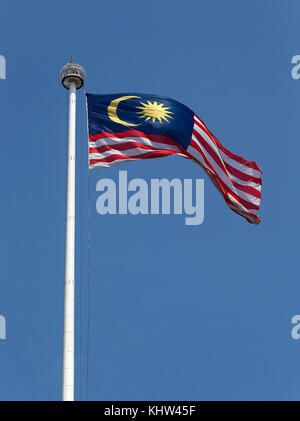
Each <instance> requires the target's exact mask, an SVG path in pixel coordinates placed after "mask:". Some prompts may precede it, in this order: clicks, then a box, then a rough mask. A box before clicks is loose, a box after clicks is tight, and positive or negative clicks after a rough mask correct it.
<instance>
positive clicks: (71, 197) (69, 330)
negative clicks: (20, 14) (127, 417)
mask: <svg viewBox="0 0 300 421" xmlns="http://www.w3.org/2000/svg"><path fill="white" fill-rule="evenodd" d="M75 152H76V84H75V82H71V83H70V87H69V136H68V186H67V211H66V251H65V290H64V337H63V385H62V389H63V390H62V400H63V401H73V400H74V325H75V318H74V310H75Z"/></svg>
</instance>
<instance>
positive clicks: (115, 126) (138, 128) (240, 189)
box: [86, 93, 262, 224]
mask: <svg viewBox="0 0 300 421" xmlns="http://www.w3.org/2000/svg"><path fill="white" fill-rule="evenodd" d="M86 98H87V109H88V127H89V168H90V169H92V168H96V167H109V166H111V165H115V164H119V163H121V162H124V161H129V160H137V159H146V158H158V157H162V156H167V155H172V154H176V155H180V156H183V157H185V158H188V159H190V160H192V161H194V162H196V163H197V164H200V165H201V167H202V168H203V169H204V170H205V171H206V172H207V174H208V175H209V177H210V178H211V180H212V181H213V183H214V184H215V185H216V187H217V188H218V189H219V191H220V192H221V193H222V195H223V197H224V199H225V201H226V203H227V204H228V206H229V207H230V208H231V209H232V210H233V211H234V212H236V213H238V214H239V215H242V216H243V217H245V218H246V219H247V221H248V222H251V223H254V224H258V223H259V222H260V218H259V217H258V216H257V215H256V214H257V211H258V210H259V206H260V199H261V184H262V182H261V170H260V168H259V166H258V165H257V163H256V162H253V161H248V160H246V159H244V158H241V157H240V156H238V155H235V154H233V153H232V152H230V151H229V150H227V149H225V148H224V147H223V146H222V145H221V143H220V142H219V141H218V139H217V138H216V137H215V136H214V135H213V134H212V133H211V132H210V131H209V129H208V128H207V126H206V125H205V124H204V122H203V121H202V120H201V119H200V118H199V117H198V116H197V115H196V114H194V113H193V111H192V110H190V109H189V108H188V107H186V106H185V105H183V104H181V103H180V102H178V101H175V100H174V99H170V98H165V97H160V96H156V95H147V94H133V93H130V94H128V93H126V94H113V95H93V94H87V95H86Z"/></svg>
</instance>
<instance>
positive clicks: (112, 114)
mask: <svg viewBox="0 0 300 421" xmlns="http://www.w3.org/2000/svg"><path fill="white" fill-rule="evenodd" d="M130 98H140V97H139V96H134V95H129V96H121V97H120V98H117V99H114V100H113V101H111V103H110V104H109V106H108V107H107V114H108V116H109V118H110V119H111V120H112V121H114V122H115V123H119V124H123V126H138V124H133V123H127V122H126V121H123V120H121V119H119V117H118V114H117V108H118V105H119V103H120V102H121V101H125V100H126V99H130Z"/></svg>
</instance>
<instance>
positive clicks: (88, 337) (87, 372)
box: [86, 161, 91, 401]
mask: <svg viewBox="0 0 300 421" xmlns="http://www.w3.org/2000/svg"><path fill="white" fill-rule="evenodd" d="M90 186H91V182H90V169H89V161H88V297H87V301H88V311H87V361H86V397H87V401H88V400H89V360H90V301H91V300H90V296H91V294H90V292H91V194H90V190H91V189H90Z"/></svg>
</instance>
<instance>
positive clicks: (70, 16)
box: [0, 0, 300, 400]
mask: <svg viewBox="0 0 300 421" xmlns="http://www.w3.org/2000/svg"><path fill="white" fill-rule="evenodd" d="M299 20H300V5H299V2H297V1H296V0H289V1H286V2H284V1H278V0H264V1H262V0H251V1H240V0H227V1H226V2H225V1H222V0H218V1H217V0H209V1H208V0H207V1H204V0H201V1H200V0H197V1H196V0H195V1H192V0H191V1H186V2H183V1H174V0H172V1H169V0H164V1H156V0H153V1H151V3H147V2H142V1H126V2H124V1H116V2H111V3H109V2H99V1H86V2H78V1H72V2H71V1H70V2H69V1H57V0H53V1H51V2H46V3H43V4H41V2H33V1H26V2H21V1H18V2H16V1H10V2H5V3H4V4H2V5H1V25H0V39H1V45H0V54H2V55H4V56H5V57H6V61H7V79H6V80H0V91H1V95H0V112H1V116H0V121H1V124H0V138H1V143H0V150H1V153H0V177H1V197H2V200H1V207H0V216H1V218H0V224H1V237H0V253H1V281H0V314H2V315H4V316H5V317H6V319H7V340H6V341H3V340H2V341H0V399H1V400H7V399H8V400H15V399H20V400H59V399H60V397H61V363H62V327H63V326H62V322H63V282H64V281H63V278H64V241H65V197H66V162H67V161H66V153H67V123H66V122H67V92H66V91H65V90H64V89H63V88H62V87H61V86H60V81H59V70H60V68H61V67H62V66H63V65H64V64H65V62H66V61H67V60H68V59H69V57H70V56H71V55H74V57H75V59H76V60H78V61H79V62H80V63H81V64H82V65H84V66H85V68H86V70H87V74H88V77H87V81H86V89H87V91H88V92H91V93H99V94H101V93H115V92H116V93H117V92H146V93H153V94H158V95H163V96H169V97H171V98H174V99H177V100H179V101H181V102H183V103H184V104H186V105H188V106H189V107H190V108H192V109H193V110H194V111H195V112H196V113H197V114H198V115H200V116H201V117H202V118H203V120H204V121H205V122H206V124H207V125H208V126H209V128H210V129H211V130H212V131H213V133H214V134H215V135H216V136H217V137H218V138H219V139H220V140H221V141H222V143H223V144H224V146H226V147H227V148H229V149H230V150H232V151H233V152H235V153H237V154H240V155H241V156H244V157H245V158H248V159H251V160H255V161H257V162H258V163H259V165H260V167H261V168H262V170H263V196H262V206H261V212H260V215H261V218H262V222H261V224H260V225H259V226H253V225H250V224H248V223H247V222H246V221H245V220H244V219H243V218H241V217H239V216H238V215H236V214H234V213H233V212H232V211H230V210H229V209H228V208H227V206H226V205H225V203H224V201H223V199H222V197H221V195H220V194H219V193H218V192H217V190H216V189H215V187H214V186H213V185H212V183H211V182H210V180H209V179H208V178H207V177H206V175H205V174H204V172H203V171H202V169H201V168H200V167H198V166H197V165H195V164H193V163H192V162H190V161H188V160H185V159H182V158H179V157H168V158H160V159H154V160H148V161H139V162H132V163H125V164H122V165H119V166H115V167H112V168H110V169H102V170H94V171H93V172H91V174H90V197H91V251H90V338H89V358H88V359H87V297H88V287H87V285H88V263H87V262H88V252H87V209H88V205H87V198H88V193H87V192H88V189H87V186H88V182H87V143H86V142H87V134H86V116H85V104H84V93H83V91H81V92H80V93H79V95H78V116H77V122H78V130H77V134H78V136H77V158H78V161H77V162H78V166H77V168H78V171H77V253H76V256H77V268H76V269H77V270H76V282H77V285H76V287H77V293H76V310H77V311H76V317H77V319H76V398H77V399H91V400H177V399H178V400H248V399H255V400H265V399H268V400H298V399H299V398H300V341H295V340H293V339H292V338H291V334H290V332H291V328H292V325H291V317H292V316H293V315H294V314H300V284H299V270H300V268H299V256H300V246H299V242H300V241H299V214H300V188H299V180H300V171H299V169H300V164H299V153H300V146H299V141H300V134H299V133H300V130H299V125H300V123H299V121H300V101H299V99H300V81H296V80H293V79H292V78H291V75H290V71H291V67H292V65H291V63H290V61H291V58H292V56H293V55H295V54H300V44H299V28H300V22H299ZM125 169H126V170H127V171H128V176H129V178H133V177H141V178H144V179H146V180H147V181H150V179H151V178H157V177H158V178H162V177H166V178H169V179H171V178H173V177H179V178H181V179H184V178H204V179H205V221H204V223H203V224H202V225H200V226H198V227H188V226H185V225H184V218H183V216H165V215H160V216H151V215H150V216H131V215H124V216H113V215H111V216H99V215H98V214H97V213H96V198H97V193H96V191H95V186H96V183H97V181H98V180H99V179H100V178H101V177H110V178H114V179H116V178H117V175H118V171H119V170H125ZM87 360H88V361H87ZM87 362H88V367H89V374H88V379H87ZM87 380H88V390H87Z"/></svg>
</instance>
